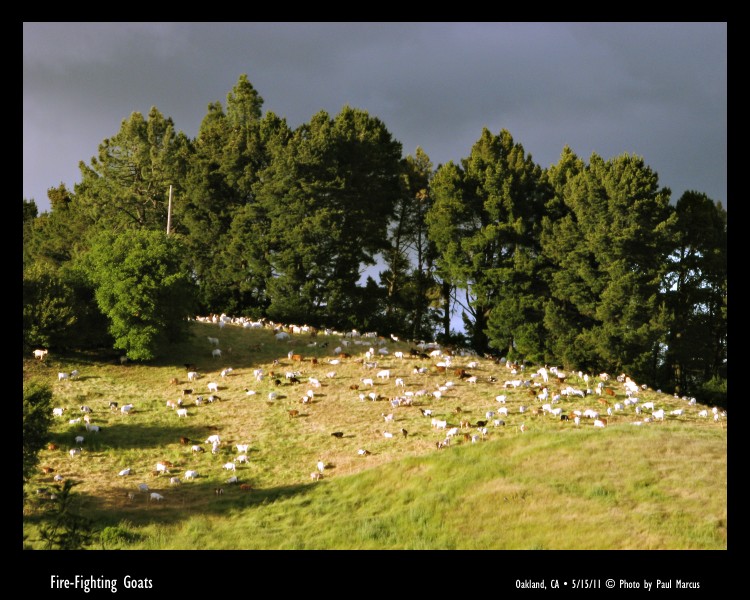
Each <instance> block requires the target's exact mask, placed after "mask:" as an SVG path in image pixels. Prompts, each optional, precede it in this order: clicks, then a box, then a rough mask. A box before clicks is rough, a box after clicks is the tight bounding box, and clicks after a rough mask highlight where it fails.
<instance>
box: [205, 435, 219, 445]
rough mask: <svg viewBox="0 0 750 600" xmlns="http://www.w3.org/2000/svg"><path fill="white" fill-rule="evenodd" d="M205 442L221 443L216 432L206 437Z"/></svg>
mask: <svg viewBox="0 0 750 600" xmlns="http://www.w3.org/2000/svg"><path fill="white" fill-rule="evenodd" d="M205 443H206V444H221V439H219V436H218V435H216V434H213V435H209V436H208V439H207V440H206V442H205Z"/></svg>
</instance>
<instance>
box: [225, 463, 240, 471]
mask: <svg viewBox="0 0 750 600" xmlns="http://www.w3.org/2000/svg"><path fill="white" fill-rule="evenodd" d="M224 469H225V470H227V471H235V470H236V469H237V465H235V464H234V463H233V462H227V463H224Z"/></svg>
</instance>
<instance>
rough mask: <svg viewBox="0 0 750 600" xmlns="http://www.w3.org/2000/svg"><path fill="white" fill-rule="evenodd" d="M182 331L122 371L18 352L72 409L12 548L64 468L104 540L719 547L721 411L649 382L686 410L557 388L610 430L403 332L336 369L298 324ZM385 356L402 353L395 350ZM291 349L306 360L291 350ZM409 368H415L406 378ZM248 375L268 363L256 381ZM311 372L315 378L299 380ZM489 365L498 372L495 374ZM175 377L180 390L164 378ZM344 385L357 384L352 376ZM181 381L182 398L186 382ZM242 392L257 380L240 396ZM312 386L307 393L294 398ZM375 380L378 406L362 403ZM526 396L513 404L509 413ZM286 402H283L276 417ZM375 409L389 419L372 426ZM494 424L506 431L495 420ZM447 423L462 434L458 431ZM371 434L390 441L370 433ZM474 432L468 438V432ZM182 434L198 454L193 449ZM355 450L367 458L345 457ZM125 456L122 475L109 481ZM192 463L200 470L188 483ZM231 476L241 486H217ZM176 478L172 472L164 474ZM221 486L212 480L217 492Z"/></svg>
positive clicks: (723, 504) (330, 354)
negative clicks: (155, 357)
mask: <svg viewBox="0 0 750 600" xmlns="http://www.w3.org/2000/svg"><path fill="white" fill-rule="evenodd" d="M192 327H193V337H192V339H191V340H190V341H189V342H188V343H185V344H183V345H180V346H175V347H174V348H173V349H172V351H171V356H170V357H169V359H163V360H161V361H156V362H154V363H153V364H149V365H137V364H126V365H120V364H119V361H109V362H104V361H102V360H100V359H98V358H97V357H95V356H87V355H77V356H65V357H63V356H55V355H53V354H50V355H49V356H48V357H47V358H46V359H45V360H44V361H43V362H40V361H35V360H34V359H33V358H29V359H28V360H25V361H24V379H25V380H32V379H34V380H40V381H45V382H48V383H49V384H50V385H51V386H52V388H53V390H54V397H55V406H58V407H66V408H67V411H66V412H65V414H64V417H62V418H61V417H57V418H56V422H55V426H54V429H53V432H52V437H51V442H53V443H54V444H55V445H56V446H57V449H55V450H44V451H43V452H42V455H41V462H40V467H49V468H51V469H52V470H53V471H52V472H51V473H46V474H44V473H41V472H40V473H39V475H38V476H37V477H36V478H35V479H34V480H33V481H32V482H30V484H29V485H28V486H27V492H28V495H29V498H30V501H29V502H28V504H27V507H26V512H25V515H24V532H25V533H26V534H28V538H27V540H26V543H27V544H29V545H30V546H32V547H37V548H38V547H41V546H40V542H39V540H38V531H37V528H38V524H39V516H40V515H41V514H42V513H43V511H44V510H45V507H46V506H48V504H49V500H48V499H47V497H48V495H47V494H46V493H43V492H40V493H37V490H43V489H50V486H51V485H52V484H53V481H52V478H53V476H54V474H60V475H62V476H63V477H65V478H71V479H74V480H76V481H80V485H78V486H76V488H74V489H75V491H76V492H77V493H78V508H79V510H80V511H81V512H82V513H83V514H85V515H86V516H88V517H90V518H92V519H94V520H95V522H96V525H97V528H98V529H99V530H102V531H103V535H102V542H101V543H100V544H98V546H97V547H105V548H132V549H513V550H515V549H725V548H726V544H727V538H726V526H727V524H726V520H727V430H726V420H725V419H722V420H720V421H719V422H714V420H713V419H712V418H711V417H709V418H705V417H701V416H699V414H698V413H699V411H700V410H703V409H706V408H708V409H709V412H710V408H711V407H705V406H702V405H701V404H700V403H698V404H697V405H689V404H688V402H687V400H685V399H681V398H675V397H673V396H671V395H667V394H661V393H658V392H656V391H652V390H645V391H643V392H642V393H641V394H639V396H638V397H639V399H640V403H643V402H648V401H653V402H654V403H655V407H656V408H657V409H658V408H664V409H665V412H666V413H669V412H670V411H672V410H674V409H678V408H680V409H683V410H684V413H683V414H682V415H679V416H674V415H669V414H667V417H666V419H665V421H664V422H663V423H662V422H652V423H643V424H642V425H640V426H634V425H633V422H634V421H638V420H641V421H642V420H643V419H642V417H644V416H647V414H648V412H650V411H644V412H645V414H643V415H641V416H637V415H635V413H634V407H633V406H626V407H624V408H623V409H622V410H616V411H614V414H613V415H611V416H607V415H606V414H605V413H606V409H607V406H606V405H604V404H602V403H599V401H598V399H599V396H598V394H596V393H595V394H594V395H592V396H588V397H586V398H580V397H576V396H570V397H569V396H563V397H562V400H561V401H560V402H559V403H558V404H555V405H554V406H556V407H562V408H563V411H564V414H567V413H571V412H572V411H573V410H585V409H587V408H593V409H595V410H598V411H599V412H600V413H602V416H603V417H605V418H607V421H608V423H607V426H606V427H605V428H595V427H594V426H593V424H592V421H591V419H585V418H584V419H582V420H581V423H580V425H579V426H576V425H575V424H574V423H573V422H572V421H561V420H560V418H559V417H553V416H551V415H549V414H544V413H541V414H537V415H534V414H532V411H533V410H534V409H540V408H541V405H542V402H541V401H539V400H538V399H537V398H536V395H537V394H538V393H539V392H540V391H541V388H538V387H537V388H526V387H519V388H517V389H505V388H504V387H503V383H504V382H505V381H506V380H509V379H517V378H523V379H529V378H530V377H531V374H530V373H524V374H519V375H511V374H510V373H509V371H508V369H506V367H505V366H504V365H499V364H495V363H493V362H492V361H489V360H485V359H480V358H475V357H453V364H452V365H451V367H450V368H449V369H448V370H447V372H445V373H439V372H437V370H436V367H435V364H436V362H437V361H438V360H439V359H435V358H431V359H425V358H421V359H420V358H414V357H409V356H408V353H409V350H410V348H412V347H413V346H412V345H409V344H406V343H401V342H393V341H390V340H388V341H387V342H385V341H382V342H379V341H378V340H376V339H362V340H360V342H361V343H359V344H355V343H354V341H352V343H351V344H350V345H349V346H347V347H343V351H344V352H346V353H348V354H350V355H351V356H350V357H347V358H342V359H340V360H341V362H340V364H337V365H332V364H330V363H329V361H330V360H332V359H334V358H336V355H335V354H334V349H335V347H337V346H340V345H342V338H340V337H339V336H333V335H331V336H325V335H323V334H320V335H318V336H317V337H316V338H312V337H310V336H309V335H307V334H302V335H292V336H291V340H289V341H276V340H275V338H274V336H273V332H272V331H270V330H265V329H264V330H256V329H242V328H240V327H235V326H227V327H224V328H222V329H220V328H219V327H218V326H217V325H212V324H206V323H198V322H196V323H194V324H193V326H192ZM209 336H211V337H218V338H219V340H220V345H219V347H220V348H221V349H222V352H223V354H222V357H221V358H212V356H211V349H212V346H211V344H209V342H208V340H207V337H209ZM313 344H314V345H313ZM371 347H372V348H374V349H375V350H376V351H377V350H378V349H380V348H384V349H387V351H388V354H387V355H383V354H378V355H377V356H376V357H375V358H374V359H373V361H377V363H378V366H377V368H376V369H367V368H365V366H364V365H363V357H364V353H365V351H367V350H368V349H369V348H371ZM397 350H401V351H403V352H404V353H405V354H406V355H407V356H406V358H404V359H399V358H395V357H394V354H393V353H394V352H395V351H397ZM290 351H291V352H293V353H296V354H300V355H301V356H302V358H303V360H302V361H300V362H297V361H292V360H290V359H289V358H288V353H289V352H290ZM313 358H315V359H317V364H313V361H312V359H313ZM472 360H475V361H477V362H478V365H477V366H476V367H475V368H469V367H468V364H469V362H471V361H472ZM274 361H277V362H276V363H275V364H274ZM185 363H194V364H195V365H196V366H197V368H198V372H199V373H200V378H199V379H198V380H197V381H194V382H188V381H187V378H186V369H185V366H184V365H185ZM228 367H231V368H232V371H231V372H230V373H229V374H228V375H227V376H226V377H224V378H222V377H221V376H220V372H221V371H222V370H223V369H226V368H228ZM415 367H417V368H418V367H426V368H427V369H428V372H427V373H423V374H417V373H414V369H415ZM457 368H458V369H460V368H463V369H465V370H466V371H469V372H470V373H471V374H472V375H476V376H477V378H478V381H477V383H475V384H472V383H469V382H467V381H466V380H465V379H460V378H459V377H457V376H456V373H455V372H454V371H455V369H457ZM73 369H78V370H79V372H80V375H79V377H78V378H77V379H75V380H63V381H58V380H57V373H58V372H59V371H65V372H70V371H72V370H73ZM255 369H262V370H263V371H264V373H265V376H264V378H263V380H262V381H260V382H258V381H256V378H255V376H254V370H255ZM380 369H390V370H391V377H390V379H388V380H378V379H377V378H376V377H375V373H376V372H377V371H378V370H380ZM287 371H299V372H300V374H299V376H298V379H300V380H301V383H299V384H294V383H289V382H288V381H287V379H286V377H285V373H286V372H287ZM333 372H335V375H334V376H333V377H327V376H326V374H327V373H331V374H332V373H333ZM271 373H273V374H271ZM309 377H316V378H317V379H319V380H320V382H321V384H322V386H321V387H320V388H312V387H311V386H310V384H309V382H308V379H309ZM364 377H372V378H373V379H375V384H374V386H373V387H372V388H370V387H369V386H365V385H364V384H363V382H362V381H361V379H362V378H364ZM396 377H401V378H403V380H404V383H405V388H398V387H396V384H395V379H396ZM491 377H494V378H495V379H496V380H497V381H496V382H494V383H491V382H490V381H489V380H490V378H491ZM175 378H176V379H177V380H178V383H177V384H174V383H171V380H172V379H175ZM276 381H278V383H277V382H276ZM448 381H452V382H453V385H452V386H450V387H448V389H447V390H446V391H445V392H444V393H443V395H442V397H441V398H439V399H437V398H435V397H433V396H432V395H431V392H432V391H434V390H436V389H437V387H438V386H439V385H443V384H445V383H446V382H448ZM532 381H534V382H541V379H540V378H539V377H538V376H536V377H534V378H533V380H532ZM208 382H217V383H219V386H220V387H219V391H218V393H217V395H218V396H219V398H220V399H219V400H217V401H215V402H213V403H211V404H208V403H203V404H202V405H200V406H197V405H196V403H195V400H196V397H197V396H199V395H201V396H203V398H204V399H206V398H207V397H208V396H209V392H208V389H207V383H208ZM595 383H596V381H594V380H592V381H590V382H589V384H588V387H593V386H594V385H595ZM646 383H648V382H646ZM356 385H358V386H359V389H351V388H352V387H353V386H356ZM567 385H571V386H573V387H576V388H579V389H585V388H586V384H585V383H584V382H583V381H582V380H580V379H579V378H578V377H577V375H574V374H568V377H567V379H566V381H565V382H564V383H558V382H557V381H555V382H554V383H552V382H550V385H549V390H550V396H552V395H553V394H555V393H557V392H558V390H560V389H562V388H564V387H565V386H567ZM609 387H610V388H611V389H612V390H613V392H614V393H615V396H607V395H605V396H604V397H602V399H606V400H607V401H608V402H609V408H611V409H612V408H614V404H615V402H620V403H622V402H623V401H624V400H625V398H626V396H625V391H624V389H623V387H622V384H620V383H617V382H616V381H614V380H612V381H610V382H609ZM184 389H192V393H191V394H188V395H183V390H184ZM246 389H247V390H251V391H254V392H256V393H255V394H254V395H248V394H247V393H246V391H245V390H246ZM309 389H312V390H313V392H314V395H313V398H312V401H311V402H309V403H302V402H301V398H302V397H303V395H305V394H306V392H307V391H308V390H309ZM404 390H407V391H412V392H416V391H418V390H426V391H427V392H428V394H425V395H422V396H415V397H414V401H413V405H412V406H399V407H395V408H394V407H392V406H391V404H390V402H389V398H393V397H396V396H399V395H403V393H404ZM373 391H374V392H375V393H377V394H378V395H379V399H378V400H375V401H373V400H371V399H370V398H369V397H367V396H365V399H364V400H362V399H361V398H360V394H368V393H370V392H373ZM272 392H273V393H275V394H276V398H275V399H273V400H271V399H269V393H272ZM500 394H503V395H505V396H506V403H505V405H504V406H505V407H507V409H508V416H499V415H496V416H494V417H491V418H490V419H487V417H486V412H487V411H497V409H498V408H500V407H501V406H503V405H501V404H500V403H498V402H497V401H496V399H495V397H496V396H497V395H500ZM178 398H183V407H185V408H187V411H188V415H187V417H185V418H180V417H178V416H177V414H176V412H175V411H174V410H173V409H170V408H168V407H167V406H166V403H167V401H176V400H177V399H178ZM699 400H700V399H699ZM110 401H115V402H118V403H119V405H120V406H122V405H123V404H126V403H128V402H131V403H133V404H134V410H133V412H132V413H131V414H129V415H126V414H122V413H121V412H119V411H111V410H110V409H109V403H110ZM548 402H549V401H548ZM81 405H88V406H90V407H91V408H92V409H93V411H94V412H93V413H92V414H91V422H92V423H94V424H97V425H100V426H101V428H102V430H101V431H100V432H99V433H92V432H87V431H86V430H85V428H84V426H83V423H82V422H81V423H76V424H70V423H69V420H70V419H72V418H77V417H81V416H82V414H81V412H80V406H81ZM522 405H524V406H526V407H527V410H526V411H525V412H523V413H521V412H520V407H521V406H522ZM420 408H421V409H431V410H432V411H433V414H432V417H435V418H437V419H440V420H446V421H448V427H452V426H455V427H459V429H460V431H459V433H458V435H456V436H455V437H454V438H453V440H452V442H451V444H450V446H448V447H447V448H444V449H440V450H438V449H437V448H436V442H437V441H439V440H443V439H444V438H445V433H444V432H439V431H437V430H436V429H435V427H433V426H432V425H431V417H430V416H424V415H423V414H422V412H421V411H420ZM290 410H296V411H298V415H296V416H293V417H290V416H289V411H290ZM540 412H541V411H540ZM387 414H393V421H391V422H386V421H385V419H384V417H383V415H387ZM497 418H501V419H502V420H503V421H504V422H505V424H504V425H499V426H493V420H494V419H497ZM482 420H488V421H489V422H488V424H487V428H488V430H487V432H486V434H484V435H482V434H481V433H480V431H479V429H478V428H477V421H482ZM461 421H468V422H469V423H470V427H468V428H467V427H464V428H461V427H460V425H461ZM521 425H523V426H524V429H525V430H524V431H521V427H520V426H521ZM402 429H404V430H406V432H407V433H406V435H405V436H404V435H403V434H402V433H401V430H402ZM386 431H387V432H390V433H392V434H393V437H392V438H386V437H384V435H383V432H386ZM333 432H342V433H343V436H341V437H339V438H337V437H334V436H332V435H331V433H333ZM212 434H218V435H219V436H220V437H221V440H222V443H221V446H220V447H219V451H218V452H217V453H216V454H212V453H211V446H210V444H206V443H205V440H206V439H207V438H208V436H209V435H212ZM76 435H82V436H84V442H83V444H82V448H83V452H82V454H81V455H80V456H78V457H75V458H72V457H71V456H70V455H69V454H68V450H69V449H70V448H72V447H74V446H75V444H74V438H75V436H76ZM472 435H476V436H479V437H478V438H476V442H472V440H471V436H472ZM180 437H187V438H189V439H190V440H191V443H195V444H200V445H201V446H202V447H203V448H205V450H206V451H205V452H203V453H198V454H197V453H193V452H192V451H191V444H187V445H186V444H182V443H180ZM243 443H247V444H249V445H250V449H249V452H248V453H247V454H248V458H249V462H248V463H246V464H238V465H237V470H236V473H231V472H229V471H227V470H224V469H223V465H224V464H225V463H227V462H228V461H232V460H233V459H234V458H236V456H237V455H238V452H237V449H236V447H235V444H243ZM360 449H363V450H367V451H368V452H369V454H368V455H364V456H362V455H360V454H358V450H360ZM162 460H166V461H169V462H171V463H172V465H173V467H172V468H170V473H169V474H160V475H155V474H153V471H154V469H155V465H156V463H157V462H158V461H162ZM319 460H322V461H323V462H324V463H325V465H326V468H325V470H324V472H323V475H322V478H321V479H320V480H319V481H314V480H313V479H312V478H311V473H313V472H315V471H316V470H317V469H316V463H317V462H318V461H319ZM126 467H127V468H130V469H131V474H130V475H128V476H125V477H121V476H118V472H119V471H120V470H122V469H124V468H126ZM187 469H194V470H196V471H197V472H198V473H199V477H198V478H197V479H195V480H192V481H189V480H188V481H185V480H184V478H183V476H184V473H185V471H186V470H187ZM233 474H234V475H236V476H237V477H238V479H239V484H245V486H250V487H251V488H252V489H240V485H239V484H230V483H228V482H227V480H228V479H229V477H230V476H232V475H233ZM173 476H177V477H180V478H183V481H182V483H180V484H170V477H173ZM139 483H146V484H148V486H149V488H150V490H151V491H156V492H158V493H160V494H162V495H163V496H164V500H163V501H162V502H152V501H150V500H149V494H147V493H142V492H139V491H138V489H137V486H138V484H139ZM217 488H221V489H222V490H223V493H222V494H220V495H217V493H216V490H217ZM133 492H134V493H135V497H134V498H132V499H131V498H130V497H129V494H130V495H132V493H133Z"/></svg>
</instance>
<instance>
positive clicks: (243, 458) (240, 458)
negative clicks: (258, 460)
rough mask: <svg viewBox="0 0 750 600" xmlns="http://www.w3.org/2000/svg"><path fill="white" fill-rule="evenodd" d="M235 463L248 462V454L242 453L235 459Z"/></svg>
mask: <svg viewBox="0 0 750 600" xmlns="http://www.w3.org/2000/svg"><path fill="white" fill-rule="evenodd" d="M234 462H235V463H247V462H248V458H247V454H240V455H239V456H238V457H237V458H235V459H234Z"/></svg>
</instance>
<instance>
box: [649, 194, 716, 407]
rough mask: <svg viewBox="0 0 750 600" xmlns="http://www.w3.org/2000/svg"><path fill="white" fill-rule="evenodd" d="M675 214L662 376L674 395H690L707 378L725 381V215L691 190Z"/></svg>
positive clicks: (667, 289)
mask: <svg viewBox="0 0 750 600" xmlns="http://www.w3.org/2000/svg"><path fill="white" fill-rule="evenodd" d="M676 213H677V224H676V231H677V241H676V245H675V249H674V251H673V252H672V254H671V256H670V270H669V273H668V274H667V277H666V280H665V293H666V295H667V297H668V303H669V307H670V309H671V310H672V313H673V316H674V320H673V323H672V327H671V328H670V332H669V336H668V340H667V342H666V357H665V360H666V364H665V368H666V372H665V373H664V374H663V377H664V380H665V382H669V383H672V384H673V385H674V388H675V392H676V393H679V394H685V393H690V394H695V393H697V391H698V390H699V389H700V387H701V386H702V384H705V383H707V382H709V381H711V380H712V379H715V380H721V379H726V358H727V347H726V343H727V318H726V309H727V214H726V211H725V210H724V209H723V208H722V206H721V204H719V203H714V202H713V201H712V200H711V199H710V198H708V196H706V195H705V194H701V193H698V192H695V191H687V192H685V193H684V194H683V195H682V197H681V198H680V199H679V200H678V201H677V205H676ZM714 400H717V399H714Z"/></svg>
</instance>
